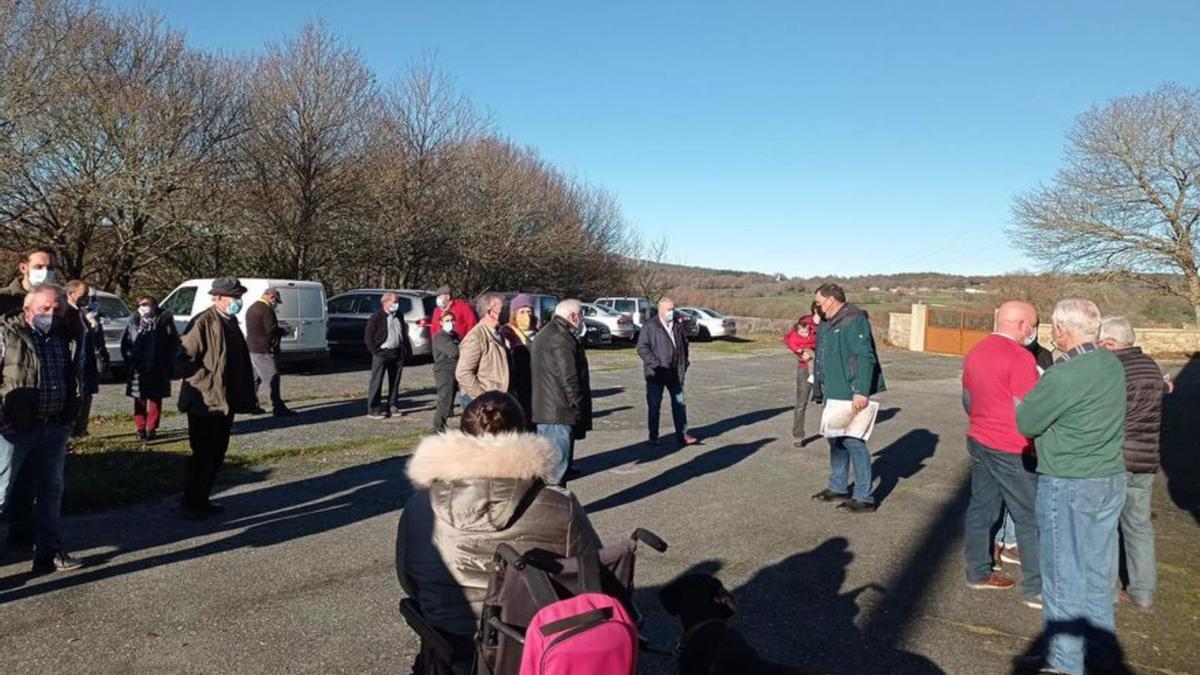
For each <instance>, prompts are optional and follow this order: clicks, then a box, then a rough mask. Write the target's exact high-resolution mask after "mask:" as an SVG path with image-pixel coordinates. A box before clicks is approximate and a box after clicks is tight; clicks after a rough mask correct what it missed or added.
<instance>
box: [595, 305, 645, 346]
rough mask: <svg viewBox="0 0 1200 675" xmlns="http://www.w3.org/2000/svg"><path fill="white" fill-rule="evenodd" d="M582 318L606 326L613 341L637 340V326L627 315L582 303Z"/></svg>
mask: <svg viewBox="0 0 1200 675" xmlns="http://www.w3.org/2000/svg"><path fill="white" fill-rule="evenodd" d="M583 317H584V318H585V319H592V320H594V321H599V322H600V323H602V324H604V325H605V326H608V332H610V333H612V339H613V340H623V341H626V342H633V341H634V340H636V339H637V326H635V325H634V323H633V318H631V317H630V316H629V315H628V314H621V313H620V312H614V311H613V310H611V309H609V308H607V307H604V306H602V305H597V304H595V303H591V302H585V303H583Z"/></svg>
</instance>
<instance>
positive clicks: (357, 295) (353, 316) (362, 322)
mask: <svg viewBox="0 0 1200 675" xmlns="http://www.w3.org/2000/svg"><path fill="white" fill-rule="evenodd" d="M387 292H389V291H387V290H384V289H382V288H359V289H355V290H353V291H346V292H345V293H339V294H337V295H335V296H333V297H332V298H330V299H329V302H328V303H327V304H326V309H327V310H328V313H329V349H330V350H331V351H333V352H335V353H337V354H363V353H365V352H366V346H365V345H364V344H363V331H364V330H366V328H367V320H368V319H370V318H371V315H372V314H374V313H375V312H378V311H379V304H380V302H381V300H382V298H383V294H384V293H387ZM391 292H392V293H395V294H397V295H398V296H399V302H400V310H401V311H402V312H403V314H404V322H405V323H407V324H408V339H409V341H410V342H412V348H413V353H412V356H413V357H425V356H431V355H432V354H433V333H432V331H433V330H434V327H433V310H434V309H435V308H436V307H437V296H436V295H434V294H433V293H430V292H429V291H414V290H406V289H398V290H394V291H391Z"/></svg>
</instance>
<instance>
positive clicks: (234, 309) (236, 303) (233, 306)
mask: <svg viewBox="0 0 1200 675" xmlns="http://www.w3.org/2000/svg"><path fill="white" fill-rule="evenodd" d="M240 311H242V299H241V298H234V299H233V302H231V303H229V307H227V308H226V309H225V313H226V314H228V315H229V316H233V315H235V314H237V313H238V312H240Z"/></svg>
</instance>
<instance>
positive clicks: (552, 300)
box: [500, 291, 559, 327]
mask: <svg viewBox="0 0 1200 675" xmlns="http://www.w3.org/2000/svg"><path fill="white" fill-rule="evenodd" d="M517 293H518V292H517V291H509V292H507V293H501V294H500V295H501V296H503V297H504V310H503V311H502V312H501V313H500V323H508V304H509V303H510V302H512V299H513V298H515V297H517ZM526 295H529V296H531V297H532V298H533V307H534V312H533V315H534V316H536V317H537V325H538V326H539V327H540V326H545V325H546V322H548V321H549V320H550V319H551V317H553V316H554V308H555V307H557V306H558V299H559V298H558V296H557V295H550V294H548V293H526Z"/></svg>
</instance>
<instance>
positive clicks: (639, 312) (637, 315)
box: [592, 297, 658, 338]
mask: <svg viewBox="0 0 1200 675" xmlns="http://www.w3.org/2000/svg"><path fill="white" fill-rule="evenodd" d="M592 304H594V305H600V306H601V307H607V308H608V309H611V310H612V311H614V312H616V313H618V314H624V315H626V316H628V317H629V318H630V319H632V320H633V325H634V326H635V327H636V330H635V331H634V338H636V337H637V333H638V332H640V331H641V329H642V324H643V323H645V322H646V321H647V320H648V319H650V318H652V317H654V316H655V315H656V314H657V313H658V309H657V308H656V307H655V306H654V303H652V302H650V300H648V299H646V298H632V297H624V298H619V297H606V298H596V300H595V302H593V303H592Z"/></svg>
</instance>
